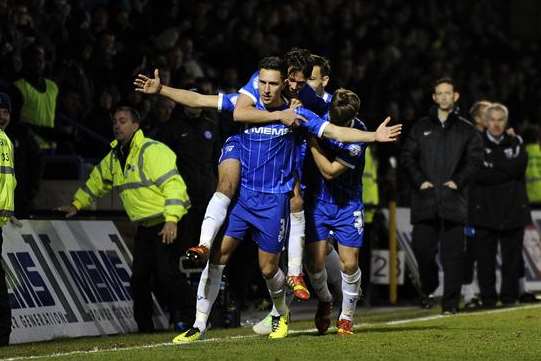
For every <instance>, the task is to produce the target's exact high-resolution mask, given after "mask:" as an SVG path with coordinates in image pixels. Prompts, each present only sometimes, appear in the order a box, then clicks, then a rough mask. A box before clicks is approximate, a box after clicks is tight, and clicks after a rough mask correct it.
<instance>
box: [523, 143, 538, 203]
mask: <svg viewBox="0 0 541 361" xmlns="http://www.w3.org/2000/svg"><path fill="white" fill-rule="evenodd" d="M526 152H527V153H528V167H527V168H526V191H527V192H528V200H529V201H530V203H534V204H537V205H541V145H539V144H538V143H533V144H526Z"/></svg>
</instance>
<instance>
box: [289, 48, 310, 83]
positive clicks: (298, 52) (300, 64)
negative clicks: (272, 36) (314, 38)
mask: <svg viewBox="0 0 541 361" xmlns="http://www.w3.org/2000/svg"><path fill="white" fill-rule="evenodd" d="M284 61H285V63H286V67H287V75H289V74H292V73H296V72H298V71H300V72H302V73H303V74H304V76H305V77H306V78H309V77H310V75H312V68H313V67H314V63H313V62H312V53H311V52H310V51H309V50H308V49H300V48H293V49H291V50H290V51H288V52H287V53H286V54H285V55H284Z"/></svg>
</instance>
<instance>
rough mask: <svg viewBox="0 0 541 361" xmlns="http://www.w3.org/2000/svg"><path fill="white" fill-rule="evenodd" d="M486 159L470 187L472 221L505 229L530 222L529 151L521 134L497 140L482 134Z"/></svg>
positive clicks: (496, 228)
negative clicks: (526, 178) (527, 171)
mask: <svg viewBox="0 0 541 361" xmlns="http://www.w3.org/2000/svg"><path fill="white" fill-rule="evenodd" d="M483 142H484V147H485V149H484V162H483V166H482V167H481V170H479V172H477V174H476V177H475V182H474V183H473V184H472V188H471V191H470V223H471V224H472V225H473V226H475V227H484V228H489V229H493V230H505V229H513V228H520V227H524V226H526V225H528V224H530V223H531V221H532V220H531V217H530V209H529V207H528V196H527V194H526V183H525V177H526V167H527V165H528V153H526V150H525V147H524V144H523V143H522V140H521V139H520V138H519V137H512V136H509V135H507V134H504V135H503V138H502V140H501V141H500V142H499V144H498V143H496V142H494V141H493V140H491V139H490V138H489V137H488V135H487V133H486V132H485V133H484V134H483Z"/></svg>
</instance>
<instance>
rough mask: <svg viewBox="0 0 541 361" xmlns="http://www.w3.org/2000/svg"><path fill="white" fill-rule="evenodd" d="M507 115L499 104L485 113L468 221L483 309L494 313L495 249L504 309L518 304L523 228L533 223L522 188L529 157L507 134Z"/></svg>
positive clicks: (523, 187) (515, 140)
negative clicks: (499, 258)
mask: <svg viewBox="0 0 541 361" xmlns="http://www.w3.org/2000/svg"><path fill="white" fill-rule="evenodd" d="M508 114H509V113H508V110H507V108H506V107H505V106H504V105H502V104H499V103H494V104H492V105H491V106H490V107H488V108H487V110H486V113H485V117H486V120H487V125H488V128H487V130H486V131H485V133H484V134H483V142H484V149H485V152H484V161H483V166H482V167H481V170H480V171H479V172H478V173H477V175H476V177H475V182H474V184H473V186H472V190H471V196H470V221H471V224H472V225H473V226H475V229H476V234H475V241H474V243H473V245H474V254H475V257H476V259H477V274H478V279H479V288H480V291H481V301H482V303H483V306H484V307H494V306H495V305H496V302H497V293H496V275H495V267H496V253H497V250H498V243H499V244H500V248H501V253H502V286H501V291H500V300H501V302H502V303H503V304H504V305H505V304H514V303H515V302H516V301H517V300H518V297H519V292H518V291H519V289H518V281H519V277H520V274H521V267H523V263H522V260H521V257H522V255H521V252H522V241H523V238H524V227H525V226H526V225H528V224H530V223H531V217H530V210H529V207H528V196H527V194H526V183H525V177H526V167H527V164H528V155H527V153H526V150H525V147H524V144H523V142H522V139H521V138H520V137H517V136H510V135H508V134H507V133H506V132H505V128H506V125H507V119H508Z"/></svg>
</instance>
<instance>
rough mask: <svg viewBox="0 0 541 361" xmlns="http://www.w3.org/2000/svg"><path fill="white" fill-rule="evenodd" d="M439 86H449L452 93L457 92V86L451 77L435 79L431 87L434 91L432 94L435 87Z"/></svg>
mask: <svg viewBox="0 0 541 361" xmlns="http://www.w3.org/2000/svg"><path fill="white" fill-rule="evenodd" d="M440 84H449V85H450V86H452V87H453V91H456V90H457V86H456V83H455V81H454V80H453V79H452V78H451V77H448V76H445V77H443V78H439V79H437V80H436V81H435V82H434V84H433V85H432V89H433V90H434V92H435V91H436V87H437V86H438V85H440Z"/></svg>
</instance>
